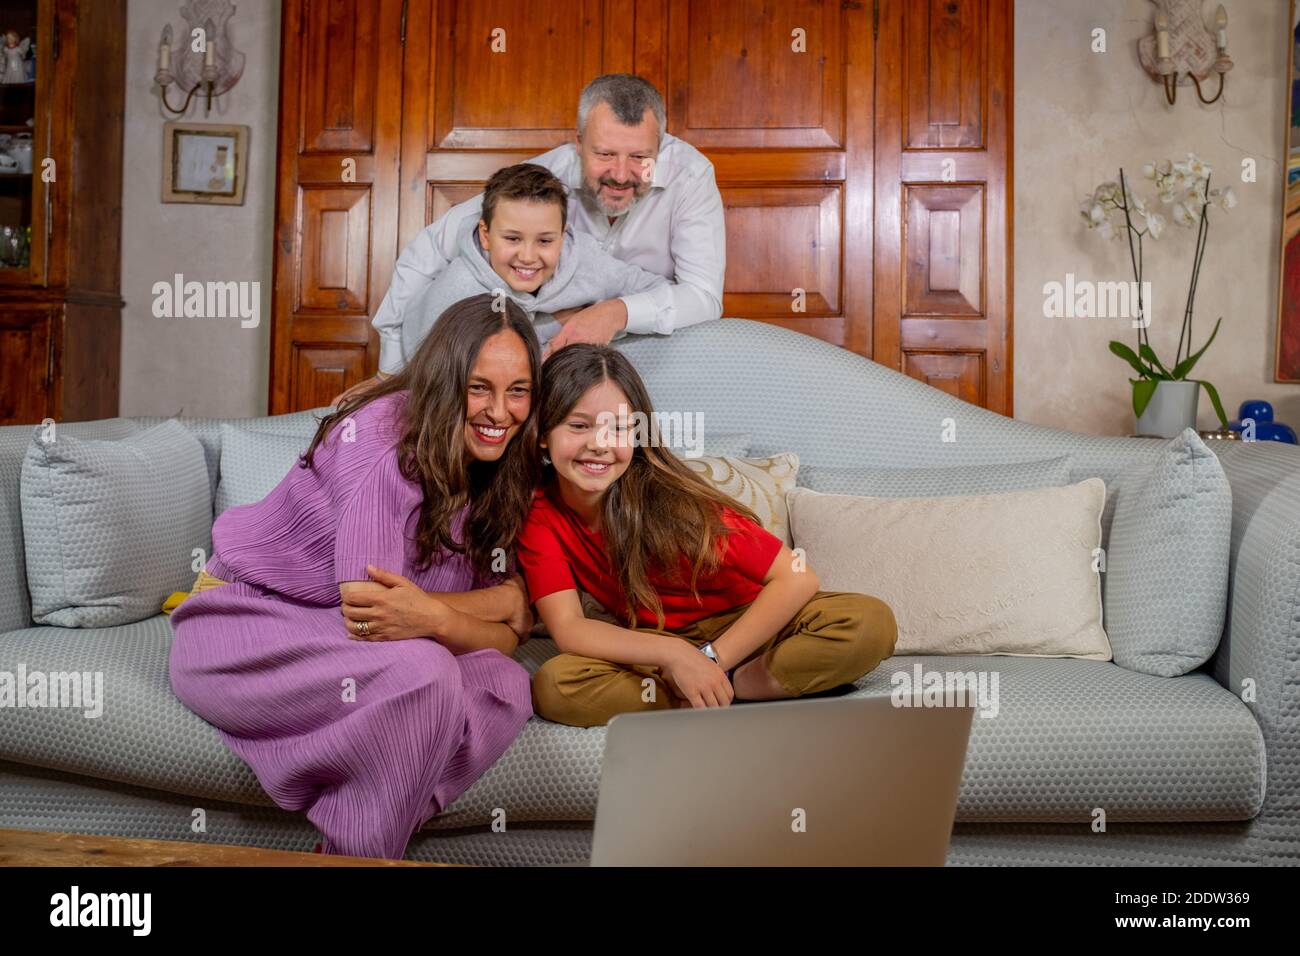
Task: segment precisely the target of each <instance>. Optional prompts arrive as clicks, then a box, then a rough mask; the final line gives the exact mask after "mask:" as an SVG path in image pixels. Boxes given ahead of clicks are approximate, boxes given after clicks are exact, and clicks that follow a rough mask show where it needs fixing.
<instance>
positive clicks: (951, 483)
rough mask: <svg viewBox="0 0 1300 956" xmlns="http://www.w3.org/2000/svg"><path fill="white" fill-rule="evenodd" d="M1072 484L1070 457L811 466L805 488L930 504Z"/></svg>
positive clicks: (805, 471)
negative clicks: (960, 463)
mask: <svg viewBox="0 0 1300 956" xmlns="http://www.w3.org/2000/svg"><path fill="white" fill-rule="evenodd" d="M1069 483H1070V456H1069V455H1061V456H1059V457H1057V458H1045V459H1043V460H1042V461H1020V462H1012V463H1010V464H995V465H963V466H960V467H955V468H826V467H819V466H817V465H805V466H804V467H803V468H801V469H800V470H799V487H801V488H807V489H809V490H810V491H820V492H822V493H823V494H828V495H869V496H871V497H876V498H930V497H937V496H940V495H992V494H997V493H999V492H1003V491H1024V490H1025V489H1028V488H1055V487H1059V486H1061V485H1068V484H1069Z"/></svg>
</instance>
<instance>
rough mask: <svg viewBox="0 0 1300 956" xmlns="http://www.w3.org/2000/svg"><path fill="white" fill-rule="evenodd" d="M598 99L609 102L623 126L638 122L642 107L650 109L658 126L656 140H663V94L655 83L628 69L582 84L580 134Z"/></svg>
mask: <svg viewBox="0 0 1300 956" xmlns="http://www.w3.org/2000/svg"><path fill="white" fill-rule="evenodd" d="M597 103H608V104H609V108H610V109H611V110H613V111H614V115H615V116H616V117H618V120H619V122H620V123H623V124H624V125H625V126H639V125H640V123H641V120H642V118H644V116H645V111H646V110H650V112H652V113H653V114H654V117H655V123H656V125H658V127H659V143H661V144H662V143H663V140H664V131H665V129H666V128H667V126H668V117H667V115H666V114H665V113H664V98H663V97H662V96H660V95H659V91H658V90H656V89H655V88H654V84H652V83H649V82H647V81H645V80H643V79H641V77H639V76H633V75H632V74H631V73H606V74H605V75H604V76H598V77H596V78H595V79H594V80H592V81H591V82H590V83H588V84H587V85H586V86H585V87H583V90H582V95H581V96H579V97H578V133H579V134H581V133H582V132H583V130H585V129H586V128H587V117H589V116H590V115H591V111H592V110H594V109H595V108H596V104H597Z"/></svg>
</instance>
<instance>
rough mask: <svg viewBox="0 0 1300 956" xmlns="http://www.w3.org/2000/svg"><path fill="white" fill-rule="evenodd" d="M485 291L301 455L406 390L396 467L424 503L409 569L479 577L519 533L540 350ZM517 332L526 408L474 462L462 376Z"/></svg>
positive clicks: (507, 305) (509, 309)
mask: <svg viewBox="0 0 1300 956" xmlns="http://www.w3.org/2000/svg"><path fill="white" fill-rule="evenodd" d="M501 301H502V300H501V299H500V298H498V297H496V296H494V295H493V294H492V293H489V292H485V293H483V294H481V295H476V296H472V297H470V298H468V299H461V300H460V301H459V302H457V303H455V304H454V305H452V306H450V307H449V308H448V309H447V310H446V311H445V312H443V313H442V315H440V316H439V317H438V321H437V322H435V323H434V326H433V329H432V330H431V331H430V332H429V334H428V335H427V336H425V339H424V341H423V342H422V343H421V344H420V347H419V348H418V349H416V351H415V354H414V355H413V356H411V359H410V361H408V362H407V363H406V367H405V368H403V369H402V371H400V372H398V373H397V374H396V375H393V376H392V377H390V378H386V379H384V380H383V382H381V383H380V384H378V385H376V386H375V387H374V388H373V389H371V390H370V391H368V392H365V393H363V394H361V395H357V396H353V397H352V398H350V399H347V400H345V401H343V402H341V403H339V406H338V408H337V409H336V410H335V411H334V412H332V413H331V414H329V415H327V416H326V417H325V418H323V419H321V423H320V425H319V427H318V428H317V429H316V435H315V437H314V438H313V439H312V442H311V445H310V446H309V447H308V449H307V451H306V452H305V453H304V454H303V455H302V457H301V465H302V467H304V468H309V467H311V464H312V458H313V455H314V453H315V451H316V446H317V445H319V444H320V443H321V441H323V440H324V438H325V436H326V434H328V433H329V431H330V429H331V428H333V427H334V426H335V425H336V424H338V423H339V422H341V421H343V420H344V419H346V418H347V417H348V416H349V415H352V414H353V413H354V412H356V411H357V410H358V409H360V408H363V407H364V406H366V405H368V404H370V403H371V402H373V401H375V400H376V399H379V398H382V397H384V396H385V395H391V394H392V393H393V392H400V391H407V392H408V393H409V394H408V395H407V400H406V410H405V413H404V415H403V418H402V423H401V424H402V434H401V438H400V439H399V441H398V444H397V455H398V465H399V467H400V468H401V471H402V475H403V476H404V477H405V478H407V479H408V480H409V481H414V482H418V483H419V485H420V488H421V490H422V491H423V492H424V503H423V505H422V506H421V508H420V517H419V521H418V523H417V525H416V533H415V543H416V547H417V549H418V552H419V563H418V566H419V568H421V569H424V568H427V567H428V566H429V564H430V563H431V562H432V561H433V560H434V559H435V557H437V556H438V555H440V554H441V553H442V551H443V550H444V549H445V550H446V551H452V552H456V553H457V554H466V555H468V557H469V560H470V562H471V564H472V565H473V567H474V568H475V570H476V571H478V572H479V574H481V575H486V574H487V573H488V572H489V570H490V568H491V564H492V559H493V557H494V553H499V552H496V549H497V548H502V549H505V550H506V551H509V550H510V549H511V548H512V547H513V546H514V542H515V537H516V535H518V533H519V529H520V527H521V526H522V525H523V522H524V517H525V516H526V515H527V514H528V509H529V507H530V506H531V504H532V495H533V489H534V488H536V487H537V481H538V477H539V468H538V461H537V399H536V396H537V393H538V391H539V389H538V377H539V371H540V369H541V364H542V358H541V347H540V346H539V345H538V343H537V333H536V332H535V331H533V325H532V323H531V322H530V321H529V320H528V316H527V314H526V313H525V312H524V310H523V309H522V308H520V307H519V305H518V303H516V302H515V301H514V300H512V299H510V298H508V297H507V298H505V299H504V311H501V306H500V304H498V305H497V308H495V309H494V308H493V304H494V302H495V303H500V302H501ZM505 331H511V332H514V333H515V334H517V335H518V336H519V337H520V338H521V339H522V340H523V343H524V347H525V348H526V349H527V351H528V364H529V370H530V373H531V379H532V382H531V384H532V392H531V394H532V395H533V401H532V404H531V405H530V408H529V413H528V418H527V419H525V421H524V423H523V425H522V426H521V427H520V429H519V431H518V433H517V434H516V435H515V437H514V440H513V441H511V442H510V444H509V445H507V446H506V450H505V453H504V454H503V455H502V456H501V458H500V459H498V460H497V461H495V462H483V461H478V460H477V459H475V458H474V457H473V456H471V455H470V454H469V452H468V450H467V449H466V447H465V426H466V423H467V421H468V418H469V405H468V401H469V399H468V396H469V391H468V390H469V378H470V374H471V373H472V372H473V369H474V363H475V361H477V359H478V354H479V350H480V349H482V347H483V343H484V342H485V341H487V340H488V339H489V338H491V337H492V336H493V335H496V334H497V333H498V332H505ZM466 505H469V513H468V514H467V515H466V516H465V524H464V528H463V532H462V540H460V541H458V540H456V539H455V537H454V536H453V534H452V524H453V522H454V520H455V518H456V515H457V513H458V512H459V511H460V510H461V509H462V508H464V507H465V506H466Z"/></svg>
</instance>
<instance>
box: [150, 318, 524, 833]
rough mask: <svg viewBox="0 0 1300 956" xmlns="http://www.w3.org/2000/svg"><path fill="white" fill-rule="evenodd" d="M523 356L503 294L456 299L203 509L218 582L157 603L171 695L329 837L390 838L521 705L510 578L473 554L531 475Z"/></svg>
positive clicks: (499, 741) (503, 530) (454, 791)
mask: <svg viewBox="0 0 1300 956" xmlns="http://www.w3.org/2000/svg"><path fill="white" fill-rule="evenodd" d="M540 365H541V357H540V348H539V346H538V343H537V337H536V335H535V334H534V333H533V328H532V323H530V322H529V321H528V317H527V316H526V315H525V314H524V312H523V310H522V309H520V308H519V307H518V306H517V305H515V304H514V303H512V302H508V301H507V302H506V303H505V311H504V312H502V311H494V310H493V307H492V297H491V296H488V295H481V296H476V297H474V298H472V299H466V300H464V301H462V302H458V303H456V304H455V305H453V306H452V307H451V308H449V309H448V310H447V311H446V313H444V314H443V316H442V317H441V320H440V321H439V322H438V323H437V325H436V326H435V327H434V330H433V332H432V333H431V334H430V335H429V337H428V339H426V340H425V342H424V343H423V345H422V346H421V347H420V350H419V351H418V352H417V353H416V354H415V356H414V357H413V359H412V361H411V362H410V364H408V365H407V366H406V368H405V369H403V370H402V372H400V373H399V374H397V375H395V376H393V377H392V378H390V379H387V380H386V381H384V382H383V383H382V384H381V385H380V386H379V387H378V388H376V389H374V390H373V391H371V392H369V393H367V394H365V395H364V396H361V397H359V398H354V399H351V400H349V401H347V402H345V403H344V404H343V405H342V406H341V407H340V408H339V409H338V410H337V411H335V412H334V413H333V414H331V415H328V416H327V417H326V418H324V419H323V420H322V421H321V423H320V426H319V429H318V430H317V432H316V436H315V438H314V439H313V440H312V443H311V446H310V447H309V448H308V449H307V452H306V454H304V455H303V456H302V458H301V460H300V462H299V466H298V467H296V468H294V469H292V470H291V471H290V472H289V474H288V475H286V476H285V477H284V479H283V480H282V481H281V482H280V484H279V485H278V486H276V488H275V489H274V490H273V491H272V492H271V493H270V494H269V495H268V496H267V497H266V498H264V499H263V500H262V501H260V502H258V503H257V504H253V505H247V506H244V507H238V508H231V509H229V510H227V511H225V512H223V513H222V515H221V516H220V517H219V518H218V519H217V521H216V522H215V524H214V525H213V528H212V541H213V549H214V553H213V555H212V557H211V558H210V559H209V560H208V563H207V571H208V573H209V574H211V575H213V576H215V577H216V578H218V579H220V581H221V582H225V583H219V585H218V586H216V587H213V588H211V589H210V590H205V591H202V592H201V593H198V594H194V595H191V596H190V597H188V598H187V599H186V600H185V601H184V603H182V604H181V605H180V606H179V607H178V608H177V609H176V611H175V612H174V613H173V614H172V617H171V621H172V626H173V628H174V630H175V640H174V642H173V644H172V651H171V682H172V688H173V689H174V690H175V692H176V695H177V696H178V697H179V698H180V699H181V701H182V702H183V703H184V704H185V705H186V706H187V707H189V708H190V709H191V710H192V711H194V712H195V713H197V714H198V715H199V716H200V717H202V718H203V719H204V720H206V721H208V722H209V723H211V724H214V725H215V726H216V727H217V729H218V730H219V731H220V733H221V737H222V739H223V740H224V741H225V742H226V744H227V745H228V746H229V747H230V749H231V750H233V751H234V752H235V753H236V754H237V755H238V756H240V757H241V758H243V760H244V761H245V762H246V763H247V764H248V765H249V766H250V767H251V768H252V770H253V772H254V773H255V774H256V775H257V778H258V780H259V781H260V782H261V784H262V787H263V788H264V789H265V790H266V792H267V794H269V795H270V797H271V798H272V799H273V800H274V801H275V802H276V803H277V804H278V805H279V806H281V807H283V808H285V809H287V810H305V811H306V815H307V818H308V819H309V820H311V821H312V822H313V823H314V824H315V825H316V826H317V828H318V829H319V830H320V831H321V833H322V835H323V837H324V839H323V841H322V849H323V851H324V852H326V853H344V854H349V855H356V856H382V857H391V858H398V857H401V856H402V855H403V853H404V852H405V849H406V845H407V841H408V840H409V839H410V837H411V834H412V832H413V831H415V830H417V829H419V827H420V826H421V825H422V824H423V823H424V822H425V821H426V820H428V819H429V818H430V817H432V816H433V815H434V814H436V813H439V812H441V811H442V810H443V809H445V808H446V807H447V805H448V804H450V803H451V802H452V801H453V800H455V799H456V797H457V796H459V795H460V794H461V793H462V792H464V791H465V790H466V789H467V788H468V787H469V785H470V784H472V783H473V782H474V781H475V780H476V779H477V778H478V777H479V776H480V775H481V774H482V773H483V771H485V770H486V769H487V768H488V767H489V766H491V765H492V763H493V762H494V761H495V760H496V759H497V758H498V757H499V756H501V754H502V753H503V752H504V751H505V749H506V747H507V746H509V744H510V742H511V741H512V740H513V739H514V737H515V735H516V734H517V733H518V732H519V731H520V730H521V729H522V728H523V725H524V722H525V721H527V720H528V718H529V716H530V715H531V713H532V708H531V706H530V701H529V693H528V675H527V672H526V671H525V670H524V669H523V668H522V667H521V666H520V665H519V664H518V663H516V662H515V661H513V660H511V659H510V657H509V656H508V655H510V654H511V653H512V652H513V651H514V649H515V647H516V645H517V641H518V639H519V638H521V637H523V636H524V635H526V633H527V631H528V628H529V626H530V624H531V621H530V617H529V614H528V610H527V602H526V599H525V597H524V594H523V590H522V586H521V585H522V582H521V581H519V580H518V577H517V576H514V577H513V579H505V580H502V579H503V578H504V575H493V574H492V573H491V565H492V561H493V559H494V554H499V553H501V552H500V551H499V550H498V549H500V548H503V547H509V545H510V543H511V542H512V541H513V540H514V538H515V536H516V534H517V532H518V529H519V526H520V525H521V524H522V521H523V516H524V514H525V512H526V509H527V507H528V502H529V499H530V496H531V490H532V488H533V487H534V485H535V482H536V476H537V465H536V460H535V456H536V444H535V443H536V435H537V431H536V428H537V424H536V415H535V413H534V410H533V403H532V400H533V395H534V392H535V391H536V388H535V386H536V382H537V376H538V369H539V367H540ZM394 572H396V573H394ZM370 578H375V579H378V582H377V581H375V580H369V579H370ZM340 601H342V607H343V611H344V614H343V615H342V616H340V613H339V612H340Z"/></svg>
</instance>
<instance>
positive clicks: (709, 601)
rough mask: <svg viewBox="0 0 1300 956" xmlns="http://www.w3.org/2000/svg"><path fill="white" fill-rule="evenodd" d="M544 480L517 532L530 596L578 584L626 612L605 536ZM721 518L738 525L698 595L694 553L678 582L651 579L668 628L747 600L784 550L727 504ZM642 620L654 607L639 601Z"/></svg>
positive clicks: (619, 613)
mask: <svg viewBox="0 0 1300 956" xmlns="http://www.w3.org/2000/svg"><path fill="white" fill-rule="evenodd" d="M550 489H551V490H549V493H548V489H543V488H539V489H538V490H537V492H536V494H535V495H534V496H533V506H532V508H531V509H530V510H529V512H528V518H527V520H526V521H525V522H524V527H523V530H522V531H521V532H520V534H519V541H518V557H519V566H520V568H521V569H522V570H523V574H524V580H525V581H527V582H528V596H529V598H530V599H531V600H533V601H536V600H537V599H538V598H543V597H546V595H548V594H554V593H555V592H557V591H569V590H577V589H579V588H581V589H582V590H584V591H586V592H587V593H588V594H590V595H591V596H592V597H594V598H595V599H596V600H597V601H599V602H600V603H601V604H603V605H604V606H605V608H606V609H608V610H609V611H610V612H611V613H612V614H613V615H614V616H615V617H617V618H619V619H620V620H626V617H625V615H626V614H627V600H626V598H625V597H624V595H623V589H622V587H620V586H619V582H618V579H617V578H616V577H614V575H613V574H612V573H611V571H610V566H609V559H608V558H607V557H606V555H605V546H604V542H603V536H602V535H601V534H600V533H599V532H595V531H590V530H588V529H587V526H586V525H585V524H583V522H582V519H581V518H579V517H578V516H577V515H576V514H574V513H573V511H572V510H571V509H570V508H569V506H568V505H566V504H565V503H564V502H563V500H561V498H560V494H559V491H558V489H556V488H555V485H554V484H552V485H551V486H550ZM722 521H723V524H725V525H727V526H728V527H730V528H735V529H736V530H735V531H733V532H732V533H730V534H728V535H726V551H725V553H724V554H723V557H722V561H721V563H720V564H719V566H718V570H717V572H716V573H714V574H713V575H704V574H701V575H700V577H699V579H698V580H697V581H696V590H697V591H698V592H699V595H700V597H699V600H696V599H695V596H694V595H692V594H691V589H690V580H691V579H690V570H691V566H690V560H689V559H688V558H686V557H685V556H683V557H682V561H681V569H682V571H681V573H682V577H681V580H680V581H679V582H674V581H671V580H665V579H664V577H663V576H662V575H658V576H656V575H654V574H651V575H650V584H651V586H652V587H653V588H654V589H655V592H656V593H657V594H658V595H659V600H660V601H661V602H663V609H664V627H665V629H666V630H670V631H671V630H675V629H677V628H683V627H685V626H686V625H688V624H691V623H692V622H694V621H698V620H699V619H700V618H704V617H709V616H710V615H713V614H717V613H719V612H721V611H729V610H731V608H733V607H739V606H740V605H742V604H748V603H749V602H750V601H752V600H754V598H756V597H758V593H759V592H760V591H762V590H763V578H764V576H766V574H767V572H768V570H769V569H770V568H771V567H772V562H773V561H774V560H776V556H777V554H779V553H780V551H781V545H782V541H781V539H780V538H778V537H776V535H774V534H772V533H771V532H769V531H767V530H765V529H764V528H762V527H761V526H759V525H757V524H755V523H754V522H752V521H750V520H749V519H748V518H744V517H742V516H741V515H739V514H737V513H736V512H735V511H733V510H731V509H730V508H723V510H722ZM637 621H638V622H639V623H640V624H641V625H642V626H644V627H654V626H655V618H654V614H652V613H651V612H650V610H649V609H648V608H644V607H639V608H637Z"/></svg>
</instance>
